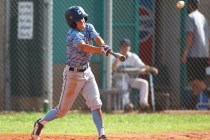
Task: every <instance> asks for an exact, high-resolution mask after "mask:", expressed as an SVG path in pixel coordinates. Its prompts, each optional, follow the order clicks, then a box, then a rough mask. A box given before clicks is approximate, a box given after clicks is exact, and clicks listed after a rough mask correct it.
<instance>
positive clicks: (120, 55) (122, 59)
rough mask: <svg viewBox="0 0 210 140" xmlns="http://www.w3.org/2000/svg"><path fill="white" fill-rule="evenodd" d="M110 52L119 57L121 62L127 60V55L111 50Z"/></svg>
mask: <svg viewBox="0 0 210 140" xmlns="http://www.w3.org/2000/svg"><path fill="white" fill-rule="evenodd" d="M108 53H109V54H111V55H113V56H114V57H115V58H117V59H119V60H120V61H121V62H123V61H125V59H126V57H125V56H124V55H122V54H120V53H116V52H112V51H109V52H108Z"/></svg>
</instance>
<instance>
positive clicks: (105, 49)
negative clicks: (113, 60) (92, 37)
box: [101, 45, 112, 56]
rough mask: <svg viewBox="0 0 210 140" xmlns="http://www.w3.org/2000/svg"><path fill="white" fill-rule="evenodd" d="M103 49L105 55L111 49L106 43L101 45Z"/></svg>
mask: <svg viewBox="0 0 210 140" xmlns="http://www.w3.org/2000/svg"><path fill="white" fill-rule="evenodd" d="M101 47H102V48H103V49H104V52H105V54H106V56H108V55H109V52H110V51H111V50H112V49H111V48H110V47H109V46H108V45H102V46H101Z"/></svg>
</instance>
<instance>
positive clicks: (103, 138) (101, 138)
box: [98, 135, 108, 140]
mask: <svg viewBox="0 0 210 140" xmlns="http://www.w3.org/2000/svg"><path fill="white" fill-rule="evenodd" d="M98 140H108V139H107V138H106V136H105V135H102V136H101V137H100V138H98Z"/></svg>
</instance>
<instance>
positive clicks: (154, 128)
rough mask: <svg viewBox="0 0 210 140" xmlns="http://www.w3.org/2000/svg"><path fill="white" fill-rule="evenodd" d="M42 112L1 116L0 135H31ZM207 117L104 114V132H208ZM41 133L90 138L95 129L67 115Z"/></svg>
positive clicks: (84, 117) (85, 118)
mask: <svg viewBox="0 0 210 140" xmlns="http://www.w3.org/2000/svg"><path fill="white" fill-rule="evenodd" d="M43 116H44V114H42V113H25V112H22V113H2V114H0V133H31V131H32V129H33V123H34V121H35V120H37V119H38V118H41V117H43ZM209 122H210V116H209V114H185V115H174V114H161V113H151V114H139V113H134V114H105V113H104V125H105V131H106V133H109V134H121V133H123V134H124V133H130V134H139V133H162V132H179V131H210V125H209ZM43 131H44V133H54V134H79V135H86V134H89V135H92V134H93V135H94V134H96V128H95V125H94V123H93V121H92V115H91V113H82V114H79V113H69V114H68V115H66V116H65V117H64V118H62V119H57V120H54V121H52V122H49V123H48V124H47V125H46V127H45V129H44V130H43Z"/></svg>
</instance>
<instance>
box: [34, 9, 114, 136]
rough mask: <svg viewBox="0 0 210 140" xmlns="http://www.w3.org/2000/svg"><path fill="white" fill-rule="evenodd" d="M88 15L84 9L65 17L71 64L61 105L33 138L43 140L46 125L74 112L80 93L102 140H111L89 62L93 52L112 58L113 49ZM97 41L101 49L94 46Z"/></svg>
mask: <svg viewBox="0 0 210 140" xmlns="http://www.w3.org/2000/svg"><path fill="white" fill-rule="evenodd" d="M87 16H88V15H87V13H86V12H85V11H84V10H83V8H82V7H80V6H72V7H70V8H69V9H67V10H66V13H65V18H66V21H67V24H68V26H69V27H70V29H69V31H68V33H67V38H66V45H67V58H68V60H67V63H66V66H65V68H64V71H63V86H62V92H61V96H60V101H59V104H58V105H57V106H56V108H55V109H51V110H50V111H49V112H48V113H47V114H46V115H45V116H44V117H43V118H41V119H39V120H37V121H36V122H35V124H34V129H33V132H32V139H33V140H39V139H40V134H41V130H42V129H43V127H44V125H45V124H46V123H47V122H49V121H52V120H54V119H57V118H62V117H64V116H65V115H66V114H67V112H68V111H69V110H70V109H71V107H72V104H73V102H74V101H75V99H76V97H77V96H78V94H79V93H82V95H83V96H84V98H85V100H86V104H87V106H88V107H89V108H90V109H91V113H92V117H93V121H94V123H95V125H96V128H97V130H98V136H99V138H98V139H99V140H107V138H106V136H105V132H104V125H103V120H102V111H101V106H102V102H101V99H100V94H99V89H98V86H97V83H96V80H95V77H94V75H93V73H92V71H91V68H90V65H89V61H90V57H91V54H92V53H101V54H102V53H104V54H106V55H107V56H108V51H110V50H111V49H110V47H109V46H108V45H105V43H104V41H103V39H102V38H101V37H100V36H99V34H98V33H97V32H96V30H95V28H94V26H93V25H92V24H90V23H86V21H87ZM93 41H95V42H96V44H97V45H98V46H100V47H95V46H93Z"/></svg>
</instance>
